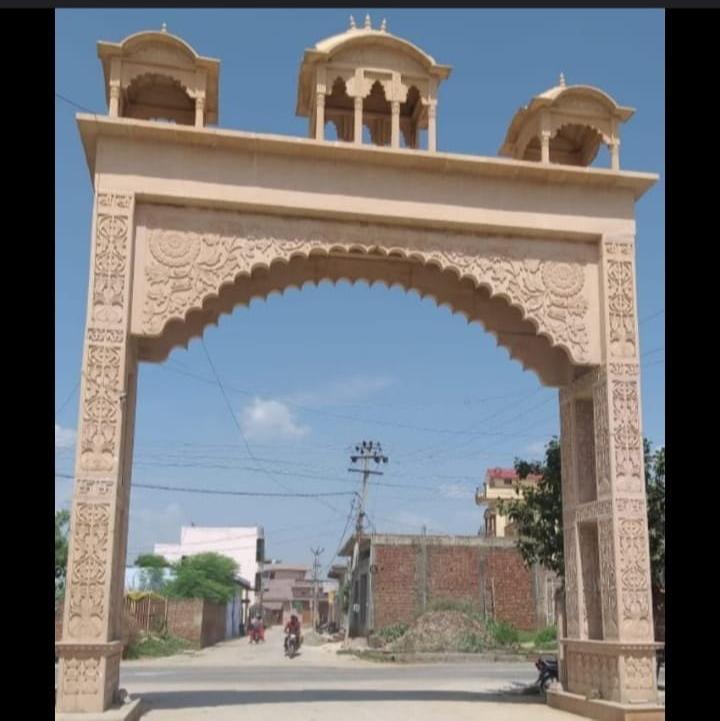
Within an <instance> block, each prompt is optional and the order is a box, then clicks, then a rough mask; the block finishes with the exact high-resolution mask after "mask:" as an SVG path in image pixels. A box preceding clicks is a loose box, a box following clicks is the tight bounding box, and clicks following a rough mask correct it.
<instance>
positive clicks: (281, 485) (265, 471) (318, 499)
mask: <svg viewBox="0 0 720 721" xmlns="http://www.w3.org/2000/svg"><path fill="white" fill-rule="evenodd" d="M200 343H201V345H202V348H203V350H204V351H205V357H206V358H207V361H208V364H209V366H210V369H211V370H212V372H213V375H214V376H215V380H216V381H217V385H218V388H219V389H220V392H221V393H222V396H223V398H224V399H225V403H226V405H227V408H228V411H229V412H230V416H231V418H232V421H233V424H234V425H235V427H236V428H237V431H238V433H239V434H240V438H242V441H243V443H244V445H245V449H246V450H247V453H248V455H249V456H250V458H252V459H253V461H255V462H256V463H258V459H257V457H256V456H255V454H254V453H253V452H252V448H250V444H249V443H248V442H247V438H245V434H244V433H243V430H242V428H241V427H240V424H239V423H238V419H237V417H236V416H235V411H234V410H233V407H232V403H230V399H229V398H228V394H227V393H226V391H225V387H224V386H223V384H222V381H221V380H220V375H219V374H218V372H217V369H216V368H215V364H214V363H213V362H212V358H211V357H210V352H209V351H208V349H207V346H206V345H205V340H204V339H203V338H201V339H200ZM261 472H262V473H264V474H265V475H266V476H267V477H268V478H269V479H270V480H271V481H273V482H274V483H275V484H277V485H278V486H280V488H283V489H285V490H286V491H288V492H290V493H292V489H291V488H289V487H288V486H286V485H285V484H284V483H282V482H281V481H278V480H277V478H275V476H274V475H273V473H271V472H270V471H268V470H267V469H266V468H261ZM315 499H316V500H317V501H318V502H319V503H322V505H324V506H326V507H327V508H330V509H331V510H333V511H335V512H336V513H340V512H341V511H340V509H338V508H335V506H333V505H331V504H330V503H328V502H327V501H323V500H321V499H320V498H319V497H318V496H317V495H316V496H315Z"/></svg>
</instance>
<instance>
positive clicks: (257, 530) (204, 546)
mask: <svg viewBox="0 0 720 721" xmlns="http://www.w3.org/2000/svg"><path fill="white" fill-rule="evenodd" d="M264 543H265V533H264V531H263V528H262V527H261V526H236V527H231V528H208V527H200V526H183V527H182V528H181V529H180V543H156V544H155V549H154V552H155V553H156V554H158V555H160V556H164V557H165V558H166V559H167V560H168V561H170V562H175V561H179V560H180V559H181V558H182V557H183V556H195V555H197V554H199V553H208V552H214V553H220V554H222V555H223V556H228V557H229V558H232V559H233V561H235V563H237V565H238V576H239V578H240V579H241V580H242V581H243V582H244V584H245V585H249V586H251V587H254V585H255V574H256V573H258V571H259V569H260V561H261V560H262V557H263V549H264ZM254 600H255V594H254V592H252V591H251V592H250V594H249V601H250V603H252V602H253V601H254Z"/></svg>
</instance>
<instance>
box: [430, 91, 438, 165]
mask: <svg viewBox="0 0 720 721" xmlns="http://www.w3.org/2000/svg"><path fill="white" fill-rule="evenodd" d="M428 150H429V151H430V152H431V153H434V152H435V151H436V150H437V103H430V105H429V106H428Z"/></svg>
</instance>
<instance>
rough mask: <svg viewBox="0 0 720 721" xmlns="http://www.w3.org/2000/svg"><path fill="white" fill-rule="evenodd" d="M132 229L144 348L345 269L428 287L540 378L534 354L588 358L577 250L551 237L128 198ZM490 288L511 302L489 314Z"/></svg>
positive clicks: (584, 270) (585, 283)
mask: <svg viewBox="0 0 720 721" xmlns="http://www.w3.org/2000/svg"><path fill="white" fill-rule="evenodd" d="M138 238H139V244H140V246H141V247H143V248H144V260H143V267H142V268H137V270H136V273H137V275H136V278H137V283H136V294H137V295H136V303H138V304H139V305H136V307H139V308H141V311H140V313H139V314H138V316H137V317H136V318H134V320H133V333H134V334H136V335H138V336H141V337H143V338H145V339H146V341H145V343H144V347H145V349H146V352H147V353H151V354H153V355H154V359H157V358H158V357H162V356H164V355H166V354H167V352H169V349H170V347H172V346H174V345H184V344H185V343H187V341H188V340H189V339H190V337H191V336H192V334H193V333H195V334H197V332H198V331H200V332H201V331H202V328H203V327H204V326H203V324H206V323H207V322H214V320H215V319H216V318H217V317H218V316H219V314H220V313H222V312H229V311H231V310H232V308H233V307H234V305H236V304H238V303H243V302H249V300H250V299H251V298H252V297H265V296H266V295H267V294H268V293H269V292H272V291H274V290H283V289H284V287H286V286H285V285H283V284H287V285H294V286H296V287H301V286H302V285H303V284H304V283H306V282H319V281H320V280H323V279H329V280H332V281H338V280H340V279H342V278H347V279H348V280H350V281H357V280H361V279H363V280H368V281H369V282H383V283H385V284H387V285H388V286H390V285H394V284H400V285H401V286H403V287H405V288H406V289H415V290H418V291H419V292H420V293H421V295H429V296H432V297H433V298H435V300H436V302H437V303H438V304H439V305H443V304H447V305H449V306H450V308H451V309H452V310H453V311H454V312H460V313H463V314H464V315H465V317H466V318H468V320H469V321H475V320H477V321H479V322H481V323H482V324H483V325H484V326H485V327H486V329H488V330H489V331H490V332H492V333H493V334H494V335H495V336H496V339H497V341H498V344H499V345H502V346H503V347H506V348H507V349H508V351H509V352H510V354H511V357H514V358H516V359H517V360H520V362H521V363H523V366H524V367H526V368H531V369H533V370H536V371H537V372H538V373H539V375H540V376H541V378H542V379H543V381H544V382H546V383H548V384H555V383H556V382H558V381H557V380H551V376H552V375H553V372H551V371H550V370H542V369H539V368H538V367H537V366H538V363H539V361H538V360H537V359H536V356H538V355H543V354H544V355H547V356H548V358H551V360H552V363H551V365H552V366H553V367H556V371H555V372H556V374H557V373H559V374H561V375H562V377H563V378H565V377H566V376H567V375H568V374H569V373H570V367H571V365H572V364H581V365H583V364H592V363H596V362H598V361H599V355H598V353H597V343H596V339H595V338H594V337H593V336H592V331H591V328H592V326H593V325H594V324H593V321H592V318H591V310H590V305H591V304H590V302H589V297H590V293H591V292H592V286H593V281H592V278H591V276H592V272H593V271H592V263H591V262H589V261H590V260H591V252H590V251H589V250H579V251H578V252H579V255H578V256H577V262H573V261H568V260H567V259H561V258H560V257H559V256H558V255H557V253H556V252H555V251H554V249H553V246H552V244H551V243H550V244H543V243H542V242H538V243H537V252H535V253H533V254H532V255H533V256H534V257H526V256H521V255H519V254H517V253H514V252H513V251H512V249H511V248H510V246H509V244H508V243H507V241H506V240H505V239H503V238H501V237H480V236H471V235H466V234H461V233H455V234H448V233H446V232H445V233H438V232H435V231H432V230H414V229H413V230H411V229H399V228H392V227H382V226H377V227H373V226H357V225H353V224H346V223H341V222H337V221H323V220H309V219H281V218H278V217H273V216H262V215H257V214H240V213H232V212H228V211H211V210H202V211H201V210H192V211H190V210H182V209H176V208H171V207H169V206H167V207H161V206H152V207H151V206H141V207H140V209H139V212H138ZM299 260H302V261H303V263H299V262H298V261H299ZM378 261H381V262H378ZM371 266H372V267H371ZM433 269H434V270H433ZM238 283H244V284H245V287H244V288H242V289H238V288H237V287H236V286H237V284H238ZM471 290H472V292H473V293H476V295H477V297H476V298H474V299H471V298H470V296H469V295H468V294H469V293H470V291H471ZM500 299H502V300H504V301H505V303H506V304H507V306H508V307H509V308H512V309H514V310H513V311H512V312H505V311H501V310H500V309H499V308H498V307H497V303H496V304H495V306H493V307H494V308H496V309H497V310H494V311H493V318H494V319H491V320H489V321H488V318H487V317H486V313H487V311H486V310H477V303H486V304H487V303H488V302H490V301H493V300H495V301H497V300H500ZM473 304H475V305H473ZM483 307H485V306H483ZM495 314H496V315H495ZM201 317H202V318H203V319H204V320H203V321H202V323H200V325H198V323H199V322H200V321H199V318H201ZM193 318H194V319H193ZM171 326H172V328H171V331H168V328H169V327H171ZM183 328H184V330H183ZM557 369H559V370H557ZM563 382H566V381H563Z"/></svg>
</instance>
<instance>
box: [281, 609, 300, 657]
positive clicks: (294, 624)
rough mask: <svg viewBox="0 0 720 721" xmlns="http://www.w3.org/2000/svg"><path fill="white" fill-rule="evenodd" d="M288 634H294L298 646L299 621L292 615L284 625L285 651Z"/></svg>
mask: <svg viewBox="0 0 720 721" xmlns="http://www.w3.org/2000/svg"><path fill="white" fill-rule="evenodd" d="M290 634H295V636H296V638H297V644H298V646H300V639H301V637H300V620H299V619H298V617H297V616H296V615H295V614H294V613H293V614H292V616H290V620H289V621H288V622H287V623H286V624H285V642H284V645H285V650H286V651H287V647H288V638H289V637H290Z"/></svg>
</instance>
